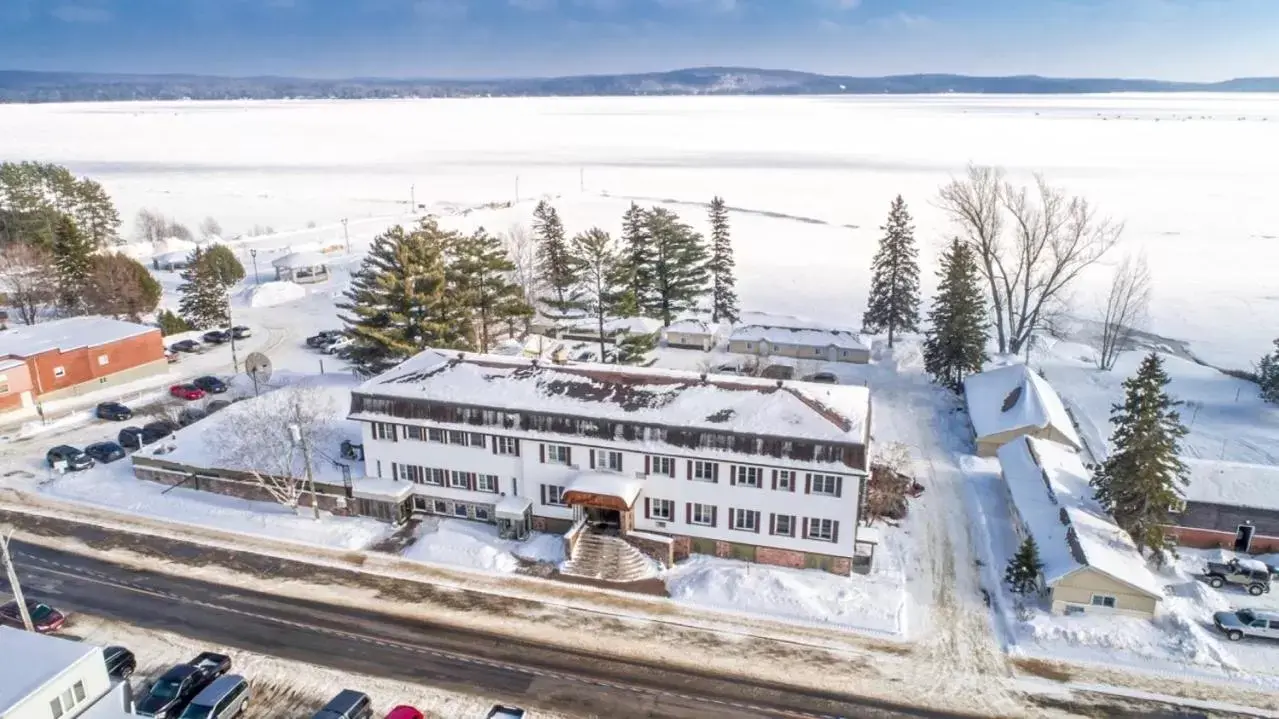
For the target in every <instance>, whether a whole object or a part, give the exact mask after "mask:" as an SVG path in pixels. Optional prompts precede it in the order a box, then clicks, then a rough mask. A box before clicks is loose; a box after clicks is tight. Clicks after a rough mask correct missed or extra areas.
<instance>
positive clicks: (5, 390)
mask: <svg viewBox="0 0 1279 719" xmlns="http://www.w3.org/2000/svg"><path fill="white" fill-rule="evenodd" d="M0 394H9V385H7V384H0Z"/></svg>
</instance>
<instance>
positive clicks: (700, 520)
mask: <svg viewBox="0 0 1279 719" xmlns="http://www.w3.org/2000/svg"><path fill="white" fill-rule="evenodd" d="M689 521H690V522H692V523H693V524H700V525H702V526H703V527H710V526H712V525H714V524H715V505H713V504H697V503H694V504H693V511H692V512H690V514H689Z"/></svg>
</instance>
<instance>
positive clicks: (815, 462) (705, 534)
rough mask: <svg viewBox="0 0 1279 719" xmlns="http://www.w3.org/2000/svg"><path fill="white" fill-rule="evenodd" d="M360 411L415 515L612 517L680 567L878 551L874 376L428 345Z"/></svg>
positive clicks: (838, 565) (812, 563)
mask: <svg viewBox="0 0 1279 719" xmlns="http://www.w3.org/2000/svg"><path fill="white" fill-rule="evenodd" d="M350 416H351V418H352V419H355V420H359V421H361V422H363V423H365V428H364V457H365V469H366V473H367V474H369V475H370V476H374V477H381V478H383V479H395V480H398V481H403V482H408V483H412V485H413V503H414V508H415V510H417V511H420V512H426V513H434V514H440V515H447V516H453V517H460V518H467V519H473V520H480V521H488V522H496V523H497V524H498V525H499V528H501V529H502V530H503V532H504V533H507V534H511V535H515V536H519V534H520V533H521V531H526V530H527V528H532V529H535V530H538V531H554V532H568V534H569V537H570V539H571V538H572V537H573V536H575V535H576V534H577V533H578V532H581V531H583V530H585V531H587V532H590V531H604V532H607V533H609V534H616V535H617V536H620V537H621V538H623V539H625V540H626V541H628V542H630V543H631V544H633V545H636V546H638V547H640V548H641V549H642V550H643V551H644V552H645V553H647V554H649V555H650V556H654V557H655V558H657V559H659V560H661V561H664V562H668V563H669V562H671V561H674V560H678V559H681V558H683V557H686V556H687V555H688V554H689V553H703V554H713V555H717V556H724V557H736V558H741V559H748V560H754V561H759V562H766V563H772V564H780V565H785V566H801V567H803V566H807V567H819V568H823V569H826V570H828V571H834V572H838V573H847V572H849V571H850V570H851V569H853V568H854V565H858V566H863V565H864V566H868V565H869V557H870V555H871V554H872V552H873V545H871V544H870V543H869V542H868V541H865V540H867V539H868V538H869V537H870V536H871V534H870V533H869V532H868V533H867V534H866V535H865V537H863V540H864V541H862V542H859V541H858V540H859V537H858V525H859V520H860V518H861V506H862V495H863V486H864V480H865V477H866V474H867V449H868V444H869V437H870V434H869V426H870V393H869V390H868V389H867V388H865V387H860V386H840V385H819V384H813V383H807V382H782V381H776V380H766V379H756V378H739V377H732V378H727V377H717V376H707V375H705V374H698V373H696V372H681V371H672V370H662V369H652V368H635V367H622V366H618V365H599V364H570V365H557V364H552V363H546V362H541V363H539V362H538V361H536V360H528V359H522V358H514V357H504V356H494V355H476V354H466V353H457V352H445V351H434V350H431V351H427V352H423V353H422V354H420V355H418V356H416V357H414V358H413V359H410V360H409V361H407V362H405V363H403V364H401V365H400V366H399V367H396V368H395V369H393V370H391V371H389V372H387V373H385V374H383V375H381V376H379V377H376V378H373V379H371V380H369V381H368V382H365V383H364V384H362V385H361V386H360V387H359V388H357V389H356V390H355V392H354V393H353V395H352V400H351V415H350ZM357 484H358V482H357ZM855 558H856V559H857V561H855Z"/></svg>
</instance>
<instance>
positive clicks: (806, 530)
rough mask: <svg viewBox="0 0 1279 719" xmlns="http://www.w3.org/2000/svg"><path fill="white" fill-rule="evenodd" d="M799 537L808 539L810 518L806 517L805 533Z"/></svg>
mask: <svg viewBox="0 0 1279 719" xmlns="http://www.w3.org/2000/svg"><path fill="white" fill-rule="evenodd" d="M799 536H801V537H804V538H805V539H807V538H808V517H804V533H803V534H801V535H799Z"/></svg>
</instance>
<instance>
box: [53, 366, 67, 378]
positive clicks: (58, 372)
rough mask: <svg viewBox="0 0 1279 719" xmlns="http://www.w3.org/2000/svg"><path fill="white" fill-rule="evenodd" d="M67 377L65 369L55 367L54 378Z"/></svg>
mask: <svg viewBox="0 0 1279 719" xmlns="http://www.w3.org/2000/svg"><path fill="white" fill-rule="evenodd" d="M66 375H67V371H66V370H65V369H63V368H62V367H54V368H53V376H54V377H65V376H66Z"/></svg>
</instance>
